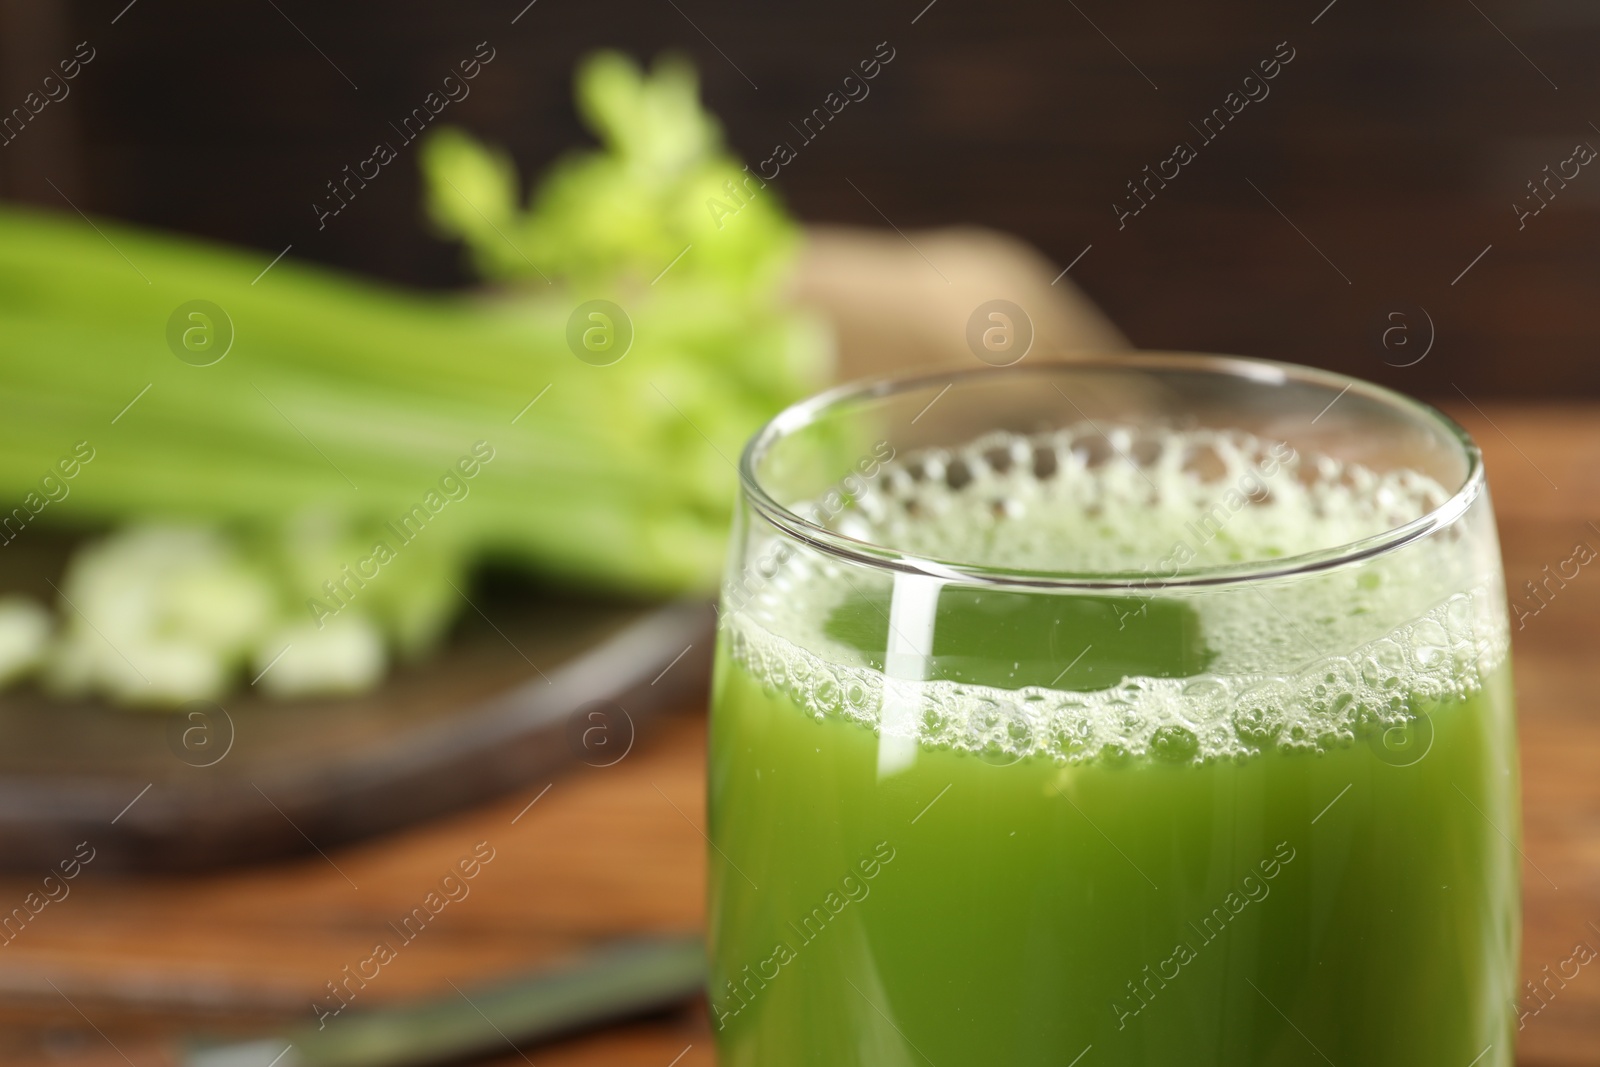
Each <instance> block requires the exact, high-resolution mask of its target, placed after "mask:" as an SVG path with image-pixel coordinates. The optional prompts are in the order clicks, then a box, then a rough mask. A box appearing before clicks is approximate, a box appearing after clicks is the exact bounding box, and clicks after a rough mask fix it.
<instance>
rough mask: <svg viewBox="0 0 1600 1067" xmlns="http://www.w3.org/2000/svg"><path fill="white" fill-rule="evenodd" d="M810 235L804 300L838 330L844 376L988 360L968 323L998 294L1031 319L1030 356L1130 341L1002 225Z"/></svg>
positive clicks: (818, 229)
mask: <svg viewBox="0 0 1600 1067" xmlns="http://www.w3.org/2000/svg"><path fill="white" fill-rule="evenodd" d="M806 239H807V240H806V249H805V252H804V253H803V255H802V256H801V260H800V269H799V274H798V277H797V279H796V292H797V296H798V298H799V300H800V301H801V303H803V304H806V305H809V306H812V307H816V308H820V309H822V310H823V311H825V312H826V313H827V315H828V316H829V317H830V319H831V320H832V321H833V323H834V325H835V327H836V329H837V330H838V336H839V364H840V365H839V372H838V377H839V379H840V380H842V381H848V380H850V379H854V378H867V377H874V376H877V375H880V374H887V373H892V372H896V371H905V370H919V369H934V368H938V367H973V366H980V365H981V362H980V360H979V359H978V357H977V356H976V355H975V354H974V352H973V349H972V348H971V347H970V346H969V344H968V340H967V333H968V320H969V319H971V318H972V316H973V313H974V311H976V310H977V309H978V307H979V306H980V305H982V304H984V303H986V302H987V301H990V300H1009V301H1011V302H1012V303H1014V304H1016V305H1017V306H1018V307H1020V308H1022V309H1023V311H1024V312H1025V313H1026V314H1027V316H1028V318H1029V320H1031V322H1032V326H1033V331H1034V336H1033V343H1032V346H1031V348H1030V349H1029V350H1028V354H1027V357H1026V358H1030V359H1059V358H1063V357H1069V356H1071V355H1072V354H1074V353H1080V352H1083V353H1086V352H1107V351H1117V350H1121V349H1127V348H1129V347H1131V346H1130V345H1129V344H1128V340H1127V338H1126V337H1124V336H1123V335H1122V332H1121V331H1120V330H1118V329H1117V328H1116V327H1115V326H1113V325H1112V324H1111V321H1110V320H1109V319H1107V318H1106V317H1105V315H1104V314H1103V313H1101V311H1100V309H1099V308H1097V307H1095V306H1094V304H1093V303H1091V302H1090V301H1089V299H1088V298H1087V297H1086V296H1084V295H1083V293H1081V292H1080V291H1079V290H1078V288H1077V287H1076V286H1074V285H1073V284H1072V281H1071V279H1070V278H1068V277H1064V276H1061V273H1062V272H1061V268H1060V267H1059V266H1058V265H1056V264H1053V263H1051V262H1050V261H1049V260H1048V259H1046V258H1045V257H1044V256H1043V255H1042V254H1040V253H1039V252H1038V251H1037V250H1036V249H1034V248H1033V247H1032V246H1030V245H1028V244H1026V243H1025V242H1023V241H1020V240H1018V239H1017V238H1015V237H1011V236H1008V235H1006V234H1003V233H999V232H997V231H995V230H986V229H982V228H979V227H952V228H949V229H940V230H917V231H913V232H909V233H907V234H906V235H905V236H901V235H900V234H899V233H897V232H895V231H894V230H879V229H867V228H861V227H853V226H809V227H807V228H806ZM1058 277H1059V280H1058V281H1056V282H1055V284H1053V285H1052V284H1051V280H1052V279H1055V278H1058Z"/></svg>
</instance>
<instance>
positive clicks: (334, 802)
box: [0, 602, 714, 874]
mask: <svg viewBox="0 0 1600 1067" xmlns="http://www.w3.org/2000/svg"><path fill="white" fill-rule="evenodd" d="M713 631H714V624H713V613H712V610H711V607H710V605H709V604H707V603H704V602H680V603H673V604H668V605H665V606H663V607H660V608H657V609H654V610H651V611H649V612H648V613H646V614H643V615H642V616H641V617H640V618H638V619H637V620H636V621H634V622H631V623H629V624H628V625H626V626H624V627H622V628H621V629H620V630H618V631H617V632H615V633H613V634H612V635H610V636H609V637H608V638H606V639H605V640H603V641H601V642H599V643H598V644H596V645H594V646H593V647H591V648H589V649H586V650H584V651H582V652H580V653H579V654H577V655H576V656H574V657H573V658H571V659H570V660H568V661H567V662H565V663H562V664H560V665H559V666H557V667H554V668H552V669H551V670H549V671H547V672H545V673H546V674H547V675H548V680H546V678H545V677H533V678H530V679H528V680H526V681H524V682H522V683H521V684H519V685H518V686H516V687H515V688H513V689H511V690H509V691H507V692H504V693H502V694H499V695H497V696H494V697H491V698H489V699H487V700H483V701H480V702H478V703H476V704H474V705H471V706H468V707H465V708H463V709H462V710H461V713H460V715H459V716H456V717H453V718H451V719H447V720H444V721H439V722H433V723H430V724H427V725H426V726H423V727H420V728H417V729H413V730H409V731H405V732H402V733H399V734H397V735H396V736H394V737H391V738H386V739H382V740H380V741H378V742H376V743H374V744H372V745H368V746H366V747H364V748H363V749H362V750H361V751H360V752H358V753H354V754H351V755H349V756H347V757H345V758H343V759H342V760H339V761H337V762H335V763H331V764H330V763H327V762H323V763H318V764H317V765H316V766H314V767H297V766H275V767H270V768H262V769H261V773H259V774H256V775H253V776H252V778H251V780H250V781H248V782H246V781H239V780H237V779H232V780H216V779H197V780H194V781H193V783H192V784H190V783H183V782H173V781H160V782H147V781H135V780H133V779H131V778H129V779H125V780H124V779H117V778H109V777H92V778H91V777H72V776H62V777H59V778H54V779H50V780H46V781H40V780H37V779H29V780H26V781H23V780H20V779H16V778H5V777H0V869H3V870H9V871H28V870H34V871H38V872H40V873H41V874H43V873H45V872H47V871H48V870H50V869H53V868H54V866H55V865H56V864H57V862H59V861H60V860H62V859H64V858H67V857H70V856H71V854H72V850H73V848H74V846H75V844H76V843H77V842H88V843H89V844H90V845H91V846H92V847H93V848H94V849H95V859H94V864H95V866H96V868H97V869H100V870H107V869H114V870H127V871H156V870H199V869H204V868H210V867H218V866H224V865H231V864H239V863H249V862H261V861H265V860H270V859H274V858H278V857H282V856H285V855H291V854H295V853H302V852H311V851H312V850H313V849H321V848H326V847H332V846H336V845H340V844H345V843H348V842H351V841H355V840H359V839H361V838H364V837H369V836H372V835H374V834H380V833H383V832H386V831H389V830H394V829H397V828H399V827H402V826H406V825H409V824H412V823H415V822H418V821H421V820H423V819H427V818H431V817H435V816H438V815H443V814H445V813H448V812H451V811H457V810H460V809H462V808H464V807H468V806H470V805H473V804H476V803H480V802H482V801H484V800H487V799H489V798H491V797H495V796H499V795H502V794H505V793H507V792H511V791H513V790H516V789H519V788H523V787H525V786H528V785H530V784H532V783H535V782H538V781H539V780H541V779H549V778H553V777H554V776H556V775H559V774H563V773H567V772H569V771H572V770H574V769H577V770H583V769H587V768H588V767H601V766H604V765H605V764H606V762H607V761H609V760H612V759H615V758H618V756H617V755H616V753H617V752H618V751H619V750H620V751H622V752H624V753H625V752H626V751H627V750H628V746H636V745H639V744H643V743H647V742H648V740H649V737H650V735H651V734H652V732H653V727H654V726H655V725H656V724H657V722H658V720H659V719H660V718H661V717H662V716H663V715H665V714H669V713H671V712H673V711H675V710H678V709H680V708H684V707H686V706H691V705H695V704H699V703H702V702H703V700H702V698H703V695H704V693H705V691H706V689H707V687H708V685H709V679H710V664H711V655H710V650H711V645H712V634H713ZM686 646H692V648H686ZM675 657H681V658H678V659H677V660H676V661H675ZM669 666H670V669H667V668H669ZM585 709H598V710H600V711H601V712H602V714H607V713H609V715H608V718H607V719H606V720H604V722H605V726H604V729H605V732H606V737H605V744H606V745H608V746H610V747H608V748H601V749H598V750H593V751H591V750H586V748H585V747H584V745H583V742H582V738H583V733H584V730H585V729H587V728H588V721H584V722H578V721H576V720H575V716H583V715H585V714H587V713H586V711H585ZM618 711H620V712H621V718H620V719H619V718H617V716H616V714H615V713H616V712H618ZM595 721H596V722H599V721H601V720H595ZM147 786H148V788H146V787H147ZM141 791H142V792H141ZM136 797H137V800H136V802H134V803H132V804H131V806H130V803H129V802H130V801H132V800H134V799H135V798H136ZM269 798H270V799H269Z"/></svg>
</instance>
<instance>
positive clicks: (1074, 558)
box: [722, 426, 1509, 761]
mask: <svg viewBox="0 0 1600 1067" xmlns="http://www.w3.org/2000/svg"><path fill="white" fill-rule="evenodd" d="M1102 430H1103V431H1105V432H1104V433H1102V432H1100V431H1102ZM856 489H857V492H856V495H855V497H854V498H853V499H851V500H850V501H849V502H848V504H847V505H846V506H844V507H843V508H828V509H823V512H825V513H830V514H833V516H834V517H833V519H832V520H831V525H832V526H833V527H834V529H836V530H837V531H838V532H839V533H841V534H845V535H847V536H850V537H854V538H857V539H860V540H864V541H870V542H872V543H874V544H878V545H884V546H888V547H892V548H895V549H897V550H900V551H902V552H906V553H909V554H914V555H918V556H923V557H930V558H935V559H947V560H955V559H959V560H962V561H964V562H967V563H969V564H979V565H983V566H989V567H998V568H1016V569H1022V570H1047V571H1052V572H1077V573H1096V574H1113V573H1115V574H1132V575H1140V574H1143V575H1148V576H1150V577H1152V578H1155V579H1159V578H1162V577H1171V576H1172V575H1174V574H1176V573H1180V572H1183V571H1190V570H1194V569H1196V568H1201V567H1207V566H1216V565H1224V564H1229V563H1245V562H1256V561H1263V560H1271V559H1275V558H1283V557H1288V556H1298V555H1302V554H1305V553H1308V552H1314V551H1318V550H1322V549H1329V548H1335V547H1338V546H1340V545H1345V544H1349V543H1351V542H1354V541H1358V540H1360V539H1362V538H1365V537H1369V536H1373V535H1376V534H1380V533H1383V532H1384V531H1387V530H1391V529H1393V528H1395V527H1396V526H1399V525H1402V524H1404V523H1406V522H1409V521H1411V520H1413V519H1416V518H1419V517H1421V516H1422V515H1424V514H1426V513H1427V512H1429V511H1431V510H1433V509H1434V508H1436V507H1438V506H1439V505H1440V504H1442V503H1443V502H1444V501H1445V500H1446V499H1447V498H1448V497H1449V493H1448V492H1447V491H1446V490H1445V489H1444V488H1443V487H1442V486H1440V485H1439V484H1438V483H1437V482H1435V481H1434V480H1432V479H1430V478H1428V477H1426V476H1424V475H1422V474H1419V473H1417V472H1414V471H1409V470H1396V471H1388V472H1375V471H1372V470H1369V469H1367V468H1365V467H1361V466H1358V465H1355V464H1351V463H1342V462H1339V461H1337V460H1333V459H1331V458H1328V457H1313V458H1307V457H1303V456H1300V455H1297V454H1296V453H1295V452H1294V451H1293V450H1292V449H1290V448H1288V446H1286V445H1282V444H1279V443H1276V442H1271V441H1266V440H1262V439H1260V438H1256V437H1252V436H1250V435H1247V434H1243V433H1239V432H1220V431H1212V430H1172V429H1135V428H1129V427H1104V426H1102V427H1099V428H1098V429H1097V428H1091V427H1083V428H1073V429H1068V430H1063V431H1058V432H1055V433H1051V434H1048V435H1038V436H1032V437H1022V436H1017V435H1009V434H993V435H990V436H986V437H984V438H981V439H979V440H977V441H974V442H972V443H971V444H969V445H967V446H965V447H963V448H960V449H953V450H945V449H941V450H932V451H927V452H922V453H918V454H915V455H909V456H904V457H900V458H898V459H897V460H895V461H893V462H892V463H890V464H889V465H887V466H885V467H884V468H883V470H882V471H880V472H879V474H878V475H877V477H876V478H874V479H872V480H871V481H870V482H869V483H867V484H866V485H865V487H864V488H862V487H861V486H860V485H857V487H856ZM1464 537H1465V534H1464V532H1463V530H1462V529H1461V528H1460V526H1459V525H1458V526H1457V527H1456V528H1452V529H1450V530H1446V531H1443V532H1441V533H1439V534H1435V535H1434V536H1432V537H1430V538H1428V539H1426V540H1425V541H1419V542H1416V543H1414V544H1412V545H1410V546H1407V547H1406V548H1405V549H1402V550H1397V551H1395V552H1391V553H1388V554H1385V555H1381V556H1378V557H1375V558H1374V559H1372V560H1370V561H1367V562H1365V563H1362V564H1360V565H1359V566H1352V567H1344V568H1337V569H1334V570H1329V571H1324V572H1319V573H1317V574H1315V575H1312V576H1308V577H1306V578H1302V579H1298V580H1296V581H1294V582H1274V583H1270V584H1269V583H1256V584H1254V585H1239V586H1233V587H1227V588H1225V589H1210V590H1204V591H1200V592H1198V593H1195V594H1191V595H1189V596H1187V597H1186V599H1185V601H1184V602H1185V604H1187V605H1188V607H1190V608H1191V609H1192V610H1193V611H1194V612H1195V614H1196V615H1197V616H1198V618H1199V620H1200V624H1201V630H1202V633H1203V635H1204V641H1205V644H1206V646H1207V648H1208V650H1209V652H1210V653H1211V659H1210V663H1209V666H1208V671H1207V673H1205V674H1203V675H1199V676H1195V677H1189V678H1154V677H1128V678H1124V679H1123V680H1122V681H1121V682H1120V683H1119V684H1117V685H1114V686H1111V687H1109V688H1106V689H1101V690H1095V691H1090V692H1078V691H1067V690H1058V689H1052V688H1048V687H1024V688H1017V689H1002V688H996V687H990V686H980V685H971V684H965V683H960V682H952V681H948V680H933V681H920V680H905V679H899V678H893V677H888V676H886V675H885V674H884V673H883V672H882V671H881V670H878V669H875V667H874V666H873V665H872V664H869V663H864V662H862V659H861V654H860V653H859V651H858V650H855V649H850V648H846V647H844V646H842V645H840V644H838V643H837V642H835V641H834V640H832V639H831V638H830V637H828V636H827V634H826V633H824V630H823V625H824V621H825V620H826V619H827V618H828V616H829V613H830V611H831V609H832V608H833V607H835V606H836V605H838V604H840V603H841V602H843V601H845V600H846V599H847V598H849V597H850V596H852V595H859V594H860V593H861V591H862V588H863V583H868V584H870V583H872V582H874V581H876V582H877V583H879V586H880V588H881V587H882V585H883V584H884V583H885V579H884V577H883V575H881V574H872V573H869V572H866V571H864V570H863V569H861V568H858V567H855V566H853V565H850V564H844V563H841V562H839V561H838V560H835V559H833V558H831V557H827V556H824V555H822V554H819V553H817V552H814V551H810V550H807V551H795V552H792V553H781V554H777V555H776V556H774V554H771V553H768V557H767V558H768V559H772V558H777V559H779V560H780V562H778V563H777V564H775V565H774V566H773V567H771V568H770V569H767V570H766V571H765V574H764V575H763V576H761V577H760V578H758V579H756V581H755V583H754V584H755V586H756V588H755V591H754V592H753V593H752V594H749V595H746V594H747V593H748V591H749V589H750V586H751V584H752V583H751V582H750V581H749V580H748V578H749V576H748V575H747V576H746V580H745V581H743V582H742V583H741V587H740V588H739V590H738V596H737V597H728V596H725V601H724V602H725V606H726V605H728V604H729V603H730V602H731V603H732V605H733V610H725V611H724V612H723V615H722V626H723V630H724V634H723V639H724V643H725V647H726V648H727V650H728V652H729V654H730V655H731V657H732V658H733V659H734V660H735V661H736V662H738V663H739V664H741V665H742V666H743V667H744V668H745V669H746V670H747V671H748V672H750V674H751V675H752V676H753V677H754V678H756V679H757V680H758V681H759V682H760V683H761V684H762V686H763V687H764V688H765V689H767V690H768V691H769V692H771V693H774V694H776V693H783V694H786V695H787V696H788V697H789V698H790V699H792V700H793V701H794V702H795V703H796V704H797V705H798V706H799V707H801V708H802V709H804V710H805V711H807V712H808V713H810V714H812V715H813V716H815V717H816V718H818V719H826V718H828V717H838V718H843V719H847V720H851V721H855V722H858V723H861V724H863V725H866V726H870V727H871V728H873V729H874V730H877V731H879V733H880V734H892V735H902V736H907V737H911V738H914V739H915V740H916V741H918V742H919V743H921V744H923V745H929V746H934V747H947V748H954V749H961V750H966V751H971V752H976V753H979V754H983V755H986V756H996V757H1003V758H1005V759H1018V758H1024V757H1030V756H1041V757H1047V758H1054V759H1057V760H1061V761H1081V760H1087V759H1094V758H1099V757H1104V756H1147V755H1148V756H1154V757H1158V758H1168V759H1174V760H1179V761H1205V760H1213V759H1220V758H1242V757H1246V756H1250V755H1253V754H1256V753H1259V752H1261V751H1262V750H1265V749H1272V748H1284V749H1327V748H1332V747H1335V746H1339V745H1345V744H1350V743H1352V742H1353V741H1354V740H1355V739H1356V737H1357V736H1358V735H1360V734H1362V733H1364V732H1365V733H1372V732H1373V731H1380V732H1381V731H1384V730H1387V729H1388V728H1391V727H1393V726H1396V725H1400V724H1404V723H1406V722H1408V721H1410V720H1412V719H1415V718H1416V717H1417V716H1418V715H1420V714H1421V713H1422V712H1424V711H1425V710H1426V707H1425V706H1424V705H1426V704H1428V703H1429V702H1431V701H1437V700H1442V699H1449V698H1452V697H1461V696H1465V695H1468V694H1470V693H1471V692H1473V691H1475V690H1476V689H1477V688H1479V687H1480V686H1481V684H1482V679H1483V676H1484V675H1485V674H1486V673H1487V672H1488V671H1489V670H1491V669H1493V668H1494V667H1495V666H1496V665H1497V664H1498V663H1499V662H1500V661H1501V660H1503V659H1504V658H1505V656H1506V654H1507V650H1508V646H1509V635H1508V633H1507V628H1506V624H1505V610H1504V604H1503V594H1502V593H1501V592H1500V590H1499V587H1498V584H1497V582H1490V581H1488V580H1486V576H1485V575H1484V574H1483V573H1480V572H1481V571H1483V570H1484V567H1483V563H1482V559H1483V556H1482V552H1481V551H1479V550H1478V549H1476V548H1474V547H1473V546H1470V545H1466V544H1463V543H1462V542H1463V539H1464ZM731 588H732V586H731V585H730V589H731ZM1133 592H1135V593H1138V592H1141V591H1139V590H1134V591H1133ZM1155 593H1156V590H1154V589H1152V590H1150V591H1148V593H1147V594H1146V595H1154V594H1155ZM886 705H888V706H895V707H906V706H908V705H912V706H915V707H917V708H919V709H920V716H918V717H914V718H913V719H911V720H909V721H902V720H900V719H898V718H896V719H895V720H894V721H891V722H889V723H885V721H884V720H883V717H882V715H881V709H882V708H884V707H885V706H886Z"/></svg>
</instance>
